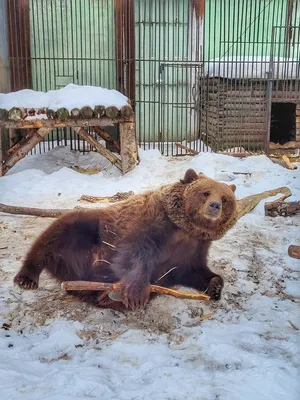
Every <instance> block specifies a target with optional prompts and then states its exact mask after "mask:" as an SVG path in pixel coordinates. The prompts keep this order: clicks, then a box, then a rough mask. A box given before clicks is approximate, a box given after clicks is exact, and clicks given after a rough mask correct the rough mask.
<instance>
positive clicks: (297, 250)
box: [288, 244, 300, 259]
mask: <svg viewBox="0 0 300 400" xmlns="http://www.w3.org/2000/svg"><path fill="white" fill-rule="evenodd" d="M288 255H289V256H290V257H292V258H297V259H300V246H296V245H294V244H291V245H290V246H289V248H288Z"/></svg>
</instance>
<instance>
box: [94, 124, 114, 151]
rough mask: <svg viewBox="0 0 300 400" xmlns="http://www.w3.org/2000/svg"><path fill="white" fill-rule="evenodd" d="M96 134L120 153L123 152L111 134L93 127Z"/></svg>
mask: <svg viewBox="0 0 300 400" xmlns="http://www.w3.org/2000/svg"><path fill="white" fill-rule="evenodd" d="M93 130H94V132H95V133H96V134H97V135H99V136H100V137H101V139H103V140H105V141H106V142H107V143H109V144H110V145H112V146H113V147H114V148H115V149H116V150H117V151H118V153H120V151H121V147H120V143H119V142H118V141H117V140H114V139H113V138H112V137H111V136H110V134H109V133H107V132H106V131H105V130H103V129H101V128H100V127H99V126H94V127H93Z"/></svg>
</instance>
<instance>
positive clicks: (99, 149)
mask: <svg viewBox="0 0 300 400" xmlns="http://www.w3.org/2000/svg"><path fill="white" fill-rule="evenodd" d="M73 129H74V131H75V132H77V133H78V135H79V136H81V137H82V139H84V140H86V141H87V142H88V143H89V144H91V145H92V146H93V147H94V148H95V149H96V151H97V152H98V153H100V154H101V155H102V156H103V157H105V158H106V159H107V160H109V161H110V162H111V163H112V164H113V165H115V166H116V167H117V168H119V169H120V170H121V171H122V164H121V160H120V159H119V158H118V157H116V156H115V155H114V154H112V153H110V152H109V151H108V150H106V148H105V147H104V146H102V144H101V143H99V142H98V141H97V140H96V139H95V138H93V137H92V136H90V135H89V133H88V132H87V131H86V130H85V129H84V128H80V127H73Z"/></svg>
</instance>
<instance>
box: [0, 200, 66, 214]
mask: <svg viewBox="0 0 300 400" xmlns="http://www.w3.org/2000/svg"><path fill="white" fill-rule="evenodd" d="M71 211H74V209H43V208H34V207H18V206H9V205H7V204H2V203H0V212H3V213H7V214H13V215H33V216H35V217H43V218H58V217H60V216H61V215H64V214H67V213H68V212H71Z"/></svg>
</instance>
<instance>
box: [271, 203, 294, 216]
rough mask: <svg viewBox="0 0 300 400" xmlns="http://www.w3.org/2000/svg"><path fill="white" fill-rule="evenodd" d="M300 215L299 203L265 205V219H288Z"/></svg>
mask: <svg viewBox="0 0 300 400" xmlns="http://www.w3.org/2000/svg"><path fill="white" fill-rule="evenodd" d="M299 213H300V201H290V202H285V201H282V200H281V201H280V200H277V201H272V202H268V203H266V204H265V215H266V216H267V217H278V216H281V217H290V216H292V215H296V214H299Z"/></svg>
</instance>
